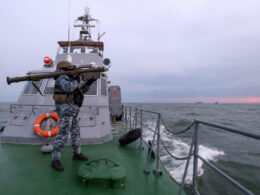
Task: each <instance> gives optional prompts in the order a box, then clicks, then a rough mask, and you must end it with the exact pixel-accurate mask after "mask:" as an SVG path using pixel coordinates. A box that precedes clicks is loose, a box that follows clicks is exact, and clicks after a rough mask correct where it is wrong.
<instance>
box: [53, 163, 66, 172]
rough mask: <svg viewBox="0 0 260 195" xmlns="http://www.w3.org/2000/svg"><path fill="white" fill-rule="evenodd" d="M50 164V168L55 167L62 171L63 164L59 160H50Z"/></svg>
mask: <svg viewBox="0 0 260 195" xmlns="http://www.w3.org/2000/svg"><path fill="white" fill-rule="evenodd" d="M51 166H52V168H54V169H56V170H58V171H63V170H64V167H63V165H62V164H61V162H60V161H59V160H54V161H52V163H51Z"/></svg>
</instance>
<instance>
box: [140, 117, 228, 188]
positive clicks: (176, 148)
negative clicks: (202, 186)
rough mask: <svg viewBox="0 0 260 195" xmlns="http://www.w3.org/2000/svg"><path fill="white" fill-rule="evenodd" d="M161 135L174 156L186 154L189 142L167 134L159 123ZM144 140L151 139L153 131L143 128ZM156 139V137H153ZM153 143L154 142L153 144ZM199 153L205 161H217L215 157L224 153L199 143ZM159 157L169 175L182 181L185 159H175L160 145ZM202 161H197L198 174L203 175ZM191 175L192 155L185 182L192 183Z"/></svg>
mask: <svg viewBox="0 0 260 195" xmlns="http://www.w3.org/2000/svg"><path fill="white" fill-rule="evenodd" d="M147 125H149V126H150V127H151V126H154V127H155V123H154V122H152V121H149V122H148V123H147ZM160 128H161V130H162V131H161V132H162V133H161V135H162V140H163V141H164V144H165V145H166V147H167V149H168V150H169V151H170V152H171V153H172V154H174V155H175V156H176V157H180V158H181V157H185V156H187V155H188V152H189V149H190V143H186V142H185V141H183V140H182V139H180V138H176V137H172V136H170V135H169V134H167V132H166V129H165V127H164V126H163V125H161V127H160ZM143 132H144V140H145V141H147V142H148V140H152V139H153V135H154V134H153V132H151V131H149V130H146V129H144V131H143ZM155 140H156V139H155ZM154 145H155V144H154ZM199 155H200V156H201V157H203V158H204V159H205V160H207V161H217V157H218V156H220V155H225V153H224V152H223V151H221V150H218V149H216V148H211V147H208V146H204V145H199ZM160 159H161V161H162V163H163V164H164V166H165V168H166V169H167V170H168V172H169V173H170V174H171V176H172V177H173V178H174V179H175V180H176V181H177V182H178V183H180V182H181V181H182V177H183V173H184V169H185V165H186V160H176V159H173V158H172V157H171V156H169V154H168V153H167V152H165V150H164V148H163V147H162V146H160ZM203 173H204V169H203V162H202V161H201V160H199V161H198V176H201V175H203ZM192 175H193V157H192V158H191V160H190V163H189V168H188V171H187V176H186V180H185V183H188V184H190V183H192Z"/></svg>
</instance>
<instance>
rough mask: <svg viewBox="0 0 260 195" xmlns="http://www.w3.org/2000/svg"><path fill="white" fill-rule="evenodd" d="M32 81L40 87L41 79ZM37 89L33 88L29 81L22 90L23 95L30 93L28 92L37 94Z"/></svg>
mask: <svg viewBox="0 0 260 195" xmlns="http://www.w3.org/2000/svg"><path fill="white" fill-rule="evenodd" d="M34 83H35V84H36V86H37V87H38V88H39V89H40V87H41V83H42V82H41V81H34ZM37 93H38V91H37V89H35V87H34V86H33V85H32V81H29V82H28V83H27V85H26V87H25V89H24V91H23V94H24V95H30V94H37Z"/></svg>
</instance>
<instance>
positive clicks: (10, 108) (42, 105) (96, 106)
mask: <svg viewBox="0 0 260 195" xmlns="http://www.w3.org/2000/svg"><path fill="white" fill-rule="evenodd" d="M22 107H31V111H32V113H33V114H36V110H37V108H38V107H53V110H51V111H50V112H55V109H56V107H55V105H48V104H46V105H45V104H39V105H37V104H10V107H9V110H10V113H14V112H15V111H14V110H15V109H16V108H22ZM101 107H108V105H91V106H81V108H98V110H97V113H99V108H101Z"/></svg>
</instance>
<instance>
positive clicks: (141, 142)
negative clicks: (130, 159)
mask: <svg viewBox="0 0 260 195" xmlns="http://www.w3.org/2000/svg"><path fill="white" fill-rule="evenodd" d="M140 114H141V116H140V120H141V124H140V129H141V137H140V145H139V147H138V148H139V150H143V149H144V148H143V110H140Z"/></svg>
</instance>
